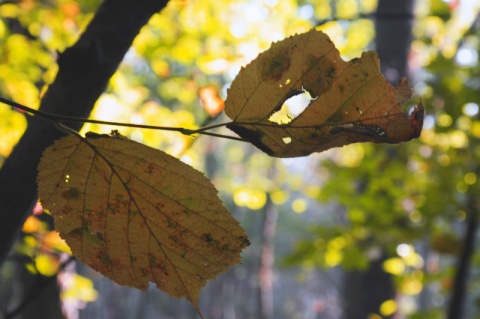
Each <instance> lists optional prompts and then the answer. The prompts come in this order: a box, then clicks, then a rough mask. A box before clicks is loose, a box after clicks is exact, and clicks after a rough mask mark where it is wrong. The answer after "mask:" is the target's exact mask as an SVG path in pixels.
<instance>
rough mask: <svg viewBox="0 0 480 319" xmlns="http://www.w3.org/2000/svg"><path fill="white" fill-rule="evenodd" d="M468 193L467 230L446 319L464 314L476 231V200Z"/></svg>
mask: <svg viewBox="0 0 480 319" xmlns="http://www.w3.org/2000/svg"><path fill="white" fill-rule="evenodd" d="M477 196H478V195H477V194H476V193H474V192H470V193H469V194H468V198H467V217H468V218H467V225H466V226H467V229H466V232H465V238H464V240H463V249H462V254H461V255H460V257H459V259H458V264H457V268H456V274H455V280H454V284H453V289H452V296H451V298H450V302H449V305H448V316H447V319H462V318H464V314H465V298H466V296H467V285H468V283H467V281H468V276H469V273H470V263H471V260H472V256H473V253H474V252H475V237H476V234H477V231H478V198H477Z"/></svg>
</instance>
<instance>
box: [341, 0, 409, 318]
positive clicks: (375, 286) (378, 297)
mask: <svg viewBox="0 0 480 319" xmlns="http://www.w3.org/2000/svg"><path fill="white" fill-rule="evenodd" d="M414 6H415V1H414V0H405V1H391V0H379V2H378V8H377V12H376V15H375V18H376V21H375V31H376V39H375V42H376V51H377V52H378V56H379V58H380V65H381V71H382V73H383V74H384V75H385V77H386V78H387V80H388V81H389V82H390V83H391V84H392V85H394V86H396V85H397V82H398V80H399V79H400V78H401V77H402V76H406V75H407V74H408V55H409V52H410V45H411V42H412V25H413V20H414ZM392 226H393V225H392ZM389 257H390V256H388V255H387V254H386V253H385V252H382V254H381V256H380V258H378V259H376V260H373V261H372V262H371V264H370V267H369V269H368V270H367V271H365V272H359V271H354V272H349V273H347V274H346V278H345V288H344V289H345V293H344V298H345V307H344V308H345V312H344V319H366V318H368V317H369V315H370V314H372V313H378V312H379V308H380V305H381V304H382V303H383V302H384V301H386V300H389V299H395V287H394V284H393V278H392V276H391V275H390V274H388V273H386V272H384V271H383V262H384V261H385V260H386V259H388V258H389Z"/></svg>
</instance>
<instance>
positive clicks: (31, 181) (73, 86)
mask: <svg viewBox="0 0 480 319" xmlns="http://www.w3.org/2000/svg"><path fill="white" fill-rule="evenodd" d="M166 4H167V0H137V1H133V0H105V1H104V2H103V3H102V5H101V6H100V7H99V9H98V11H97V13H96V14H95V17H94V18H93V19H92V21H91V22H90V24H89V25H88V27H87V29H86V30H85V32H84V33H83V34H82V35H81V36H80V38H79V40H78V41H77V43H76V44H75V45H73V46H72V47H70V48H68V49H67V50H65V52H63V53H61V54H60V55H59V58H58V66H59V71H58V74H57V77H56V78H55V81H54V83H53V84H52V85H50V87H49V89H48V91H47V93H46V94H45V96H44V98H43V99H42V101H41V104H40V110H41V111H44V112H49V113H55V114H61V115H68V116H74V117H81V118H85V117H88V115H89V114H90V112H91V110H92V108H93V106H94V104H95V101H96V100H97V99H98V97H99V96H100V95H101V94H102V92H103V91H104V90H105V88H106V87H107V84H108V81H109V79H110V77H111V76H112V75H113V73H114V72H115V71H116V69H117V67H118V65H119V64H120V62H121V61H122V59H123V56H124V55H125V53H126V52H127V50H128V49H129V47H130V46H131V44H132V42H133V40H134V38H135V37H136V35H137V34H138V33H139V31H140V29H141V28H142V27H143V26H144V25H145V24H146V23H147V22H148V20H149V19H150V17H151V16H152V15H153V14H155V13H157V12H159V11H160V10H161V9H162V8H163V7H165V5H166ZM65 124H66V125H68V126H70V127H71V128H73V129H75V130H78V129H80V128H81V126H82V124H81V123H65ZM64 135H65V134H64V133H63V132H61V131H59V130H58V129H56V128H55V126H54V125H53V123H51V122H49V121H47V120H45V119H42V118H39V117H38V116H35V117H29V121H28V128H27V130H26V132H25V134H24V135H23V137H22V138H21V140H20V142H19V143H18V144H17V145H16V147H15V148H14V150H13V152H12V154H11V155H10V157H9V158H7V160H6V161H5V163H4V164H3V166H2V168H1V170H0V214H1V216H2V222H1V223H0V265H1V264H2V263H3V262H4V261H5V259H6V257H7V254H8V253H9V251H10V249H11V247H12V244H13V242H14V240H15V238H16V236H17V234H18V233H19V230H20V229H21V226H22V224H23V222H24V220H25V219H26V217H27V216H28V215H29V214H31V211H32V207H33V205H34V204H35V202H36V200H37V186H36V175H37V165H38V163H39V161H40V157H41V155H42V152H43V150H44V149H45V148H46V147H47V146H49V145H51V144H52V143H53V142H54V141H55V140H57V139H58V138H60V137H62V136H64ZM24 275H25V276H29V277H30V278H22V280H23V282H24V283H26V282H28V281H30V282H31V281H33V277H32V276H31V275H30V274H28V273H27V274H24ZM25 287H28V286H26V285H25ZM25 287H24V288H23V289H21V290H22V291H25V290H26V288H25ZM25 294H27V295H28V291H25V292H24V297H25ZM42 296H43V297H45V298H49V299H56V300H58V287H56V285H49V287H48V288H47V289H46V290H45V293H43V294H42ZM40 299H42V298H40ZM40 299H38V298H37V299H36V300H34V301H32V303H30V305H29V306H28V307H26V308H25V311H26V312H25V315H27V313H28V312H29V310H28V309H34V310H35V316H36V317H38V318H54V317H56V316H57V315H58V313H59V312H58V302H57V303H56V304H55V303H53V304H52V303H49V305H53V306H55V307H56V308H57V310H52V309H51V307H40V306H41V304H42V303H43V302H42V301H41V300H40ZM22 311H23V310H22ZM27 316H28V315H27Z"/></svg>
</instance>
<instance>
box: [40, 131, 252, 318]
mask: <svg viewBox="0 0 480 319" xmlns="http://www.w3.org/2000/svg"><path fill="white" fill-rule="evenodd" d="M87 136H89V137H87V138H85V139H80V138H79V137H77V136H68V137H65V138H62V139H60V140H58V141H56V142H55V144H53V145H52V146H50V147H49V148H48V149H47V150H46V151H45V153H44V155H43V157H42V160H41V162H40V164H39V169H38V170H39V172H38V187H39V196H40V199H41V202H42V204H43V206H44V207H45V208H46V209H48V210H50V212H51V213H52V216H53V217H54V219H55V227H56V229H57V230H58V231H59V232H60V234H61V236H62V238H64V239H65V241H66V242H67V244H68V245H69V246H70V247H71V249H72V252H73V254H74V255H75V256H76V257H77V258H78V259H79V260H81V261H82V262H84V263H85V264H87V265H89V266H90V267H92V268H94V269H95V270H97V271H99V272H100V273H102V274H103V275H105V276H106V277H108V278H110V279H112V280H113V281H115V282H117V283H119V284H121V285H125V286H131V287H135V288H139V289H142V290H146V289H147V287H148V282H149V281H152V282H155V283H156V284H157V286H158V287H159V288H160V289H161V290H163V291H165V292H166V293H168V294H170V295H172V296H175V297H184V298H186V299H187V300H189V301H190V302H192V304H193V305H194V306H195V308H196V309H197V311H198V307H197V299H198V295H199V293H200V289H201V288H202V287H203V286H204V285H205V283H206V281H207V280H209V279H212V278H214V277H216V276H217V275H218V274H219V273H221V272H224V271H225V270H226V269H228V268H229V267H230V266H231V265H234V264H237V263H238V262H239V260H240V252H241V251H242V250H243V249H244V248H245V247H246V246H247V245H248V244H249V242H248V239H247V237H246V235H245V233H244V231H243V229H242V228H241V226H240V225H239V223H238V222H237V221H236V220H235V219H234V218H233V217H232V216H231V214H230V213H229V212H228V211H227V210H226V209H225V208H224V206H223V204H222V203H221V201H220V200H219V199H218V197H217V190H216V189H215V188H214V186H213V185H212V184H211V183H210V181H209V180H208V179H207V178H206V177H205V176H204V175H203V174H202V173H200V172H198V171H196V170H194V169H193V168H192V167H190V166H188V165H186V164H184V163H182V162H181V161H180V160H178V159H177V158H174V157H172V156H170V155H167V154H166V153H164V152H162V151H159V150H156V149H153V148H150V147H147V146H145V145H143V144H139V143H137V142H134V141H131V140H129V139H127V138H125V137H123V136H120V135H118V134H112V136H106V135H98V134H90V135H88V134H87Z"/></svg>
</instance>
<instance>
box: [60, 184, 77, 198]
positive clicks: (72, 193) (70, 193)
mask: <svg viewBox="0 0 480 319" xmlns="http://www.w3.org/2000/svg"><path fill="white" fill-rule="evenodd" d="M79 196H80V191H79V190H78V188H75V187H69V188H67V190H66V191H64V192H63V193H62V197H63V198H65V199H66V200H72V199H75V198H78V197H79Z"/></svg>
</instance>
